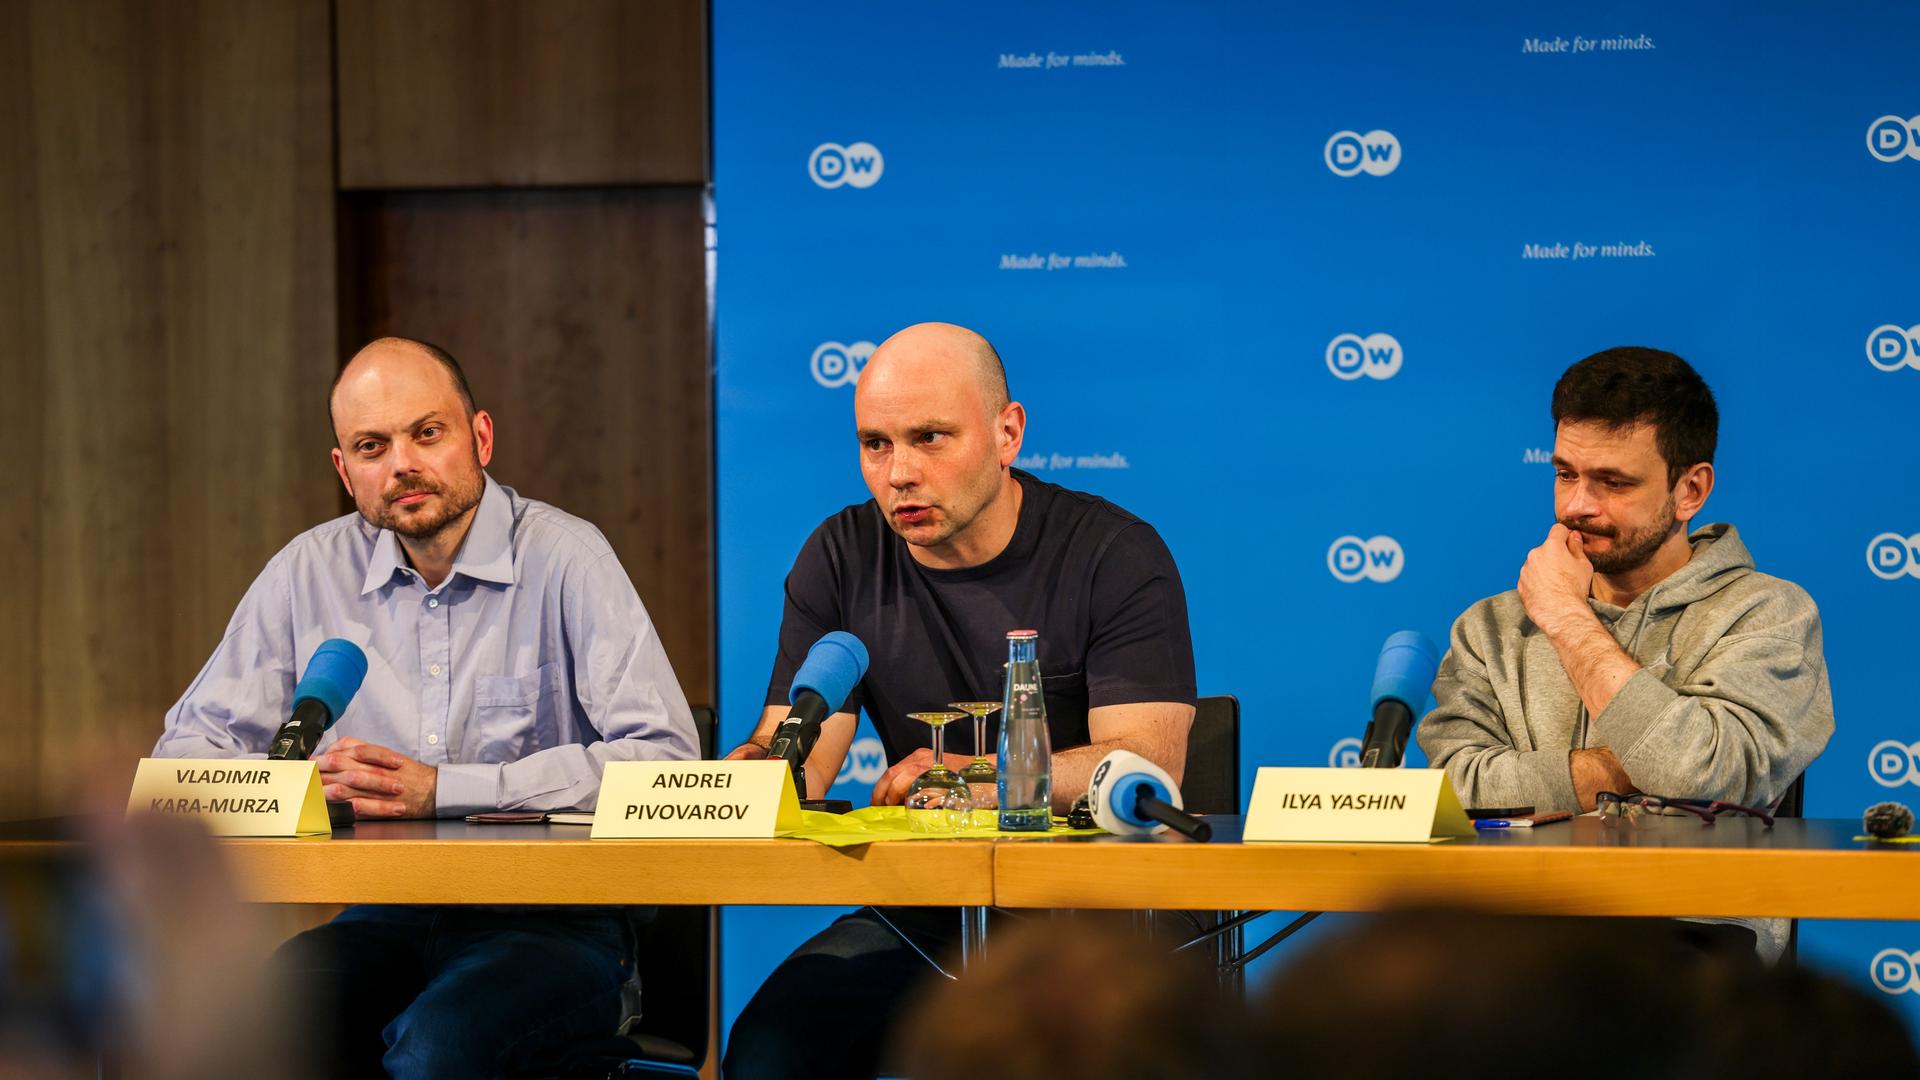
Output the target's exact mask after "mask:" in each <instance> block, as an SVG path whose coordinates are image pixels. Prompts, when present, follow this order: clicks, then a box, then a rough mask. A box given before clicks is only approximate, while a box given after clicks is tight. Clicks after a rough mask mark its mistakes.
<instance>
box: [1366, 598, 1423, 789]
mask: <svg viewBox="0 0 1920 1080" xmlns="http://www.w3.org/2000/svg"><path fill="white" fill-rule="evenodd" d="M1439 671H1440V649H1439V647H1438V646H1436V645H1434V643H1433V639H1432V638H1429V637H1428V636H1427V635H1425V634H1423V633H1421V632H1420V631H1418V630H1402V631H1400V632H1399V633H1396V634H1391V635H1389V636H1388V637H1387V642H1386V644H1384V645H1382V646H1380V662H1379V663H1378V664H1377V665H1375V666H1374V669H1373V714H1372V715H1373V718H1372V719H1371V720H1369V721H1367V733H1366V735H1365V736H1364V737H1363V738H1362V739H1361V740H1360V767H1361V768H1363V769H1393V768H1398V767H1399V765H1400V761H1401V759H1402V758H1404V757H1405V756H1406V753H1407V736H1409V735H1411V734H1413V723H1414V720H1415V719H1417V718H1418V716H1419V714H1420V712H1421V711H1422V710H1423V709H1424V708H1425V707H1426V704H1427V695H1428V694H1429V693H1431V692H1432V691H1433V677H1434V675H1435V674H1437V673H1438V672H1439Z"/></svg>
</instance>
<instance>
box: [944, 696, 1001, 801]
mask: <svg viewBox="0 0 1920 1080" xmlns="http://www.w3.org/2000/svg"><path fill="white" fill-rule="evenodd" d="M947 708H949V709H959V710H960V711H961V712H963V713H967V714H968V715H970V716H972V717H973V760H972V761H969V762H968V763H967V767H966V768H964V769H961V770H960V779H962V780H965V781H966V782H967V783H969V784H993V783H998V782H999V780H1000V774H999V773H997V772H995V771H994V768H993V755H992V754H991V753H989V752H988V751H987V717H989V716H992V715H993V714H994V713H997V712H999V711H1000V703H999V702H998V701H950V702H948V703H947Z"/></svg>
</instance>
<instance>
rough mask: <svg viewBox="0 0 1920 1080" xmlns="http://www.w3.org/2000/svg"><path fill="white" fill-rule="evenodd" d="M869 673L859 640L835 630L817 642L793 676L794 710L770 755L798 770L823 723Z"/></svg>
mask: <svg viewBox="0 0 1920 1080" xmlns="http://www.w3.org/2000/svg"><path fill="white" fill-rule="evenodd" d="M866 674H867V647H866V646H865V645H863V644H861V643H860V639H859V638H857V637H854V636H853V635H852V634H849V633H847V632H846V631H845V630H835V631H833V632H832V633H829V634H826V635H824V636H823V637H821V639H820V640H819V641H816V642H814V643H813V648H811V649H808V650H807V658H806V660H804V661H802V662H801V664H800V670H799V671H796V672H794V673H793V688H792V689H791V690H789V691H787V703H788V704H789V705H790V706H791V707H792V708H791V709H790V711H789V712H788V713H787V718H786V719H785V720H783V721H781V722H780V728H779V730H778V731H776V732H775V733H774V736H773V742H772V743H771V744H769V745H768V747H767V756H768V757H769V758H779V759H781V760H784V761H786V762H787V763H788V764H791V765H794V766H796V767H797V766H799V765H800V764H802V763H803V762H805V761H806V760H807V755H808V754H809V753H811V752H812V751H813V743H814V740H815V739H817V738H819V737H820V724H821V722H822V721H824V720H826V718H827V717H829V716H832V715H833V714H834V713H836V712H838V711H839V710H840V706H841V705H844V704H846V700H847V696H848V695H849V694H851V693H853V688H854V687H855V686H858V685H859V684H860V680H861V679H863V678H865V677H866Z"/></svg>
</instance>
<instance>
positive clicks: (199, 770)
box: [127, 758, 332, 836]
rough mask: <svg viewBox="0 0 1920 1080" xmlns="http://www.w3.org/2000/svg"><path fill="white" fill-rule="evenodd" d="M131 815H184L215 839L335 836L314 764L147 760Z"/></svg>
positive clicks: (137, 774) (136, 780)
mask: <svg viewBox="0 0 1920 1080" xmlns="http://www.w3.org/2000/svg"><path fill="white" fill-rule="evenodd" d="M127 813H128V814H129V815H132V814H179V815H182V816H185V817H195V818H199V819H200V820H201V821H204V822H206V824H207V827H208V828H209V829H211V830H213V834H214V835H215V836H310V835H312V834H314V833H328V832H331V831H332V830H331V827H330V826H329V825H328V824H327V804H326V802H325V800H324V799H323V798H322V796H321V794H320V770H319V769H318V768H316V767H315V766H314V764H313V762H311V761H254V760H250V759H245V758H141V759H140V767H139V768H138V769H137V770H135V771H134V774H133V791H132V793H131V794H129V795H128V796H127Z"/></svg>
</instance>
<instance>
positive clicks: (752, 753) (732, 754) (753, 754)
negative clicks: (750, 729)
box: [720, 742, 767, 761]
mask: <svg viewBox="0 0 1920 1080" xmlns="http://www.w3.org/2000/svg"><path fill="white" fill-rule="evenodd" d="M766 756H767V748H766V747H764V746H762V745H760V744H759V743H757V742H743V743H741V744H740V745H739V746H736V747H734V748H733V749H732V750H729V751H728V752H727V756H726V757H724V758H721V759H720V760H722V761H763V760H765V759H766Z"/></svg>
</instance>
